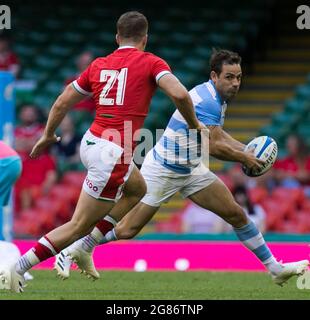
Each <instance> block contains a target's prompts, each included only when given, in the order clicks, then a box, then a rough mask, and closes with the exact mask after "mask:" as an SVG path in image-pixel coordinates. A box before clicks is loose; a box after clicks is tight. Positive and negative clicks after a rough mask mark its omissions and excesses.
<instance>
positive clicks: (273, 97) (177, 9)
mask: <svg viewBox="0 0 310 320" xmlns="http://www.w3.org/2000/svg"><path fill="white" fill-rule="evenodd" d="M19 2H20V1H16V4H14V12H15V14H14V21H13V23H15V25H16V30H17V31H16V33H15V34H14V42H15V43H14V50H15V51H16V53H17V54H18V56H19V57H20V60H21V65H22V70H21V75H20V77H21V79H23V80H26V81H27V80H28V81H35V87H33V86H29V87H27V86H25V87H23V88H21V89H18V92H17V103H18V105H22V104H23V103H25V102H31V103H35V104H36V105H38V106H40V108H41V110H42V111H43V113H44V114H45V115H46V114H47V113H48V111H49V108H50V106H51V103H52V102H53V101H54V99H55V98H56V96H57V95H58V94H59V92H60V91H61V90H62V87H63V84H64V81H65V80H66V79H67V78H68V77H71V76H72V75H73V74H75V57H77V56H78V55H79V54H80V53H81V52H84V51H90V52H92V53H93V54H94V56H100V55H105V54H107V53H108V52H111V51H112V50H114V49H115V48H116V44H115V41H114V34H115V31H114V30H115V19H116V17H117V16H118V15H119V14H120V13H122V12H123V11H124V10H126V9H138V10H141V11H143V12H144V13H145V14H146V15H147V16H148V18H149V20H150V37H149V44H148V47H147V49H148V50H149V51H151V52H154V53H156V54H158V55H160V56H162V57H163V58H164V59H166V60H167V62H168V63H169V64H170V65H171V66H172V68H173V71H174V72H175V74H176V75H177V76H178V77H180V79H181V80H182V81H183V82H184V84H185V85H186V87H187V88H188V89H190V88H191V87H193V86H194V85H196V84H198V83H200V82H203V81H206V80H207V77H208V73H209V70H208V60H209V57H210V55H211V52H212V50H211V49H212V47H221V48H227V49H230V50H235V51H237V52H239V53H240V55H241V56H242V57H243V61H244V63H243V71H244V83H243V86H242V90H241V92H240V93H239V95H238V97H237V99H236V101H234V102H233V103H232V104H231V105H230V106H229V108H228V110H227V116H226V119H227V120H226V122H225V129H226V130H227V131H228V132H229V133H231V134H232V135H233V136H234V137H235V138H237V139H239V140H241V141H243V142H247V141H249V140H250V139H251V138H252V137H254V136H256V135H258V134H268V135H270V136H272V137H274V138H275V139H276V140H277V141H278V142H279V145H280V147H281V149H280V155H282V154H284V149H283V148H284V142H285V138H286V137H287V135H288V134H289V133H290V132H291V131H292V130H296V131H297V132H298V133H300V134H301V135H303V136H305V137H307V143H308V144H309V145H310V138H309V137H310V135H309V134H308V133H310V129H309V126H308V125H307V124H308V123H309V120H310V117H309V112H308V111H309V109H310V104H309V97H310V46H309V41H308V38H307V37H306V36H305V34H304V33H298V34H292V33H291V31H290V30H292V28H289V27H288V24H292V23H294V24H295V20H294V21H293V20H292V19H291V16H290V17H288V12H291V10H292V8H293V7H294V8H295V9H294V12H295V11H296V3H295V1H293V2H288V3H289V5H288V6H286V5H280V6H279V10H277V11H276V12H275V10H274V6H275V3H276V1H271V0H264V1H262V0H255V1H251V2H246V3H245V2H242V5H241V0H238V1H237V2H236V1H235V2H233V3H231V4H227V2H226V1H222V0H219V1H216V2H213V3H205V2H204V3H203V5H197V6H192V7H191V8H190V10H188V7H182V5H180V4H179V3H177V2H174V5H173V1H172V6H171V7H169V8H166V10H162V8H161V7H160V6H158V3H157V2H156V1H149V2H148V3H147V5H145V7H143V6H141V5H140V6H136V7H135V6H134V5H132V6H131V7H130V8H128V5H125V4H124V7H123V8H121V6H119V1H118V6H116V5H115V4H114V3H113V2H112V1H106V3H105V6H104V7H99V6H98V3H96V1H94V0H89V1H88V8H87V11H85V8H84V2H83V1H74V5H72V3H71V4H70V3H68V4H67V3H66V4H63V5H62V6H59V7H58V6H54V5H53V4H52V3H47V2H43V3H42V4H41V3H40V4H35V3H31V2H29V3H28V5H27V6H25V5H23V6H19V5H18V3H19ZM238 3H240V5H238ZM183 6H185V5H183ZM124 8H126V9H124ZM223 8H225V10H223ZM30 14H31V16H33V17H34V18H33V19H32V20H31V21H29V20H27V18H26V17H27V16H29V15H30ZM274 14H275V15H274ZM294 18H295V17H294ZM76 21H78V24H77V23H76ZM279 21H286V23H285V24H281V23H277V22H279ZM295 29H296V28H293V30H295ZM64 30H65V31H64ZM267 32H268V34H269V35H270V36H269V37H266V38H264V37H263V35H264V34H265V33H267ZM296 32H298V31H297V29H296ZM271 39H272V40H271ZM305 49H307V50H305ZM33 57H35V58H33ZM294 92H295V96H294ZM173 110H174V106H173V105H172V104H171V103H170V101H169V100H168V99H167V98H166V97H165V96H164V95H163V94H162V93H161V92H158V93H157V94H156V96H155V97H154V99H153V101H152V105H151V111H150V115H149V116H148V117H147V119H146V122H145V127H146V128H148V129H150V130H152V131H153V132H155V130H156V128H164V127H165V126H166V124H167V121H168V119H169V117H170V116H171V114H172V112H173ZM71 115H72V117H73V119H74V122H75V125H76V128H77V133H78V134H82V133H83V132H84V131H85V130H86V129H87V128H88V126H89V124H90V122H91V119H92V115H91V114H89V113H88V112H83V111H72V112H71ZM271 115H272V117H271ZM262 127H263V128H262ZM261 128H262V129H261ZM210 168H211V169H212V170H214V171H217V172H218V173H219V172H222V171H223V170H225V169H227V168H229V167H228V166H224V163H223V162H219V161H216V160H212V161H211V163H210ZM81 170H82V168H81ZM83 175H84V172H83V171H81V172H65V173H64V176H63V177H62V178H61V179H60V182H59V184H58V185H57V186H56V187H55V189H53V191H52V193H51V197H49V198H48V199H47V198H46V199H38V201H37V203H36V205H35V207H34V208H32V209H31V210H30V211H29V212H28V213H23V214H22V215H21V216H20V218H19V220H17V221H16V224H15V232H16V234H17V235H18V234H24V235H25V234H26V235H38V234H39V233H41V231H40V230H41V229H44V230H45V229H48V228H50V227H51V225H53V224H57V223H59V222H63V221H65V220H66V219H67V218H68V217H69V214H70V208H71V209H72V206H73V204H74V202H75V201H76V199H77V196H78V190H77V189H76V188H74V187H72V188H71V187H70V186H71V183H72V185H74V186H80V185H81V181H82V179H83ZM223 179H224V180H225V179H226V180H227V182H228V183H230V182H229V178H227V176H225V175H223ZM64 187H66V188H67V192H64V193H63V194H62V192H61V190H62V188H64ZM71 189H72V190H71ZM293 193H294V192H293ZM297 193H300V190H296V194H297ZM64 194H66V195H65V196H64ZM251 198H252V200H253V202H254V203H260V204H261V205H262V206H263V207H264V208H265V209H266V211H267V213H268V221H267V224H268V229H269V230H274V231H296V232H297V231H298V232H309V231H310V223H309V218H308V219H307V218H306V215H305V212H306V210H308V209H309V199H306V198H305V197H302V196H301V195H299V196H297V195H296V198H292V199H288V198H286V200H283V199H284V198H283V197H282V198H281V190H274V191H273V193H272V194H269V193H268V192H267V190H266V189H264V188H261V187H255V188H253V189H251ZM279 199H282V200H283V201H282V200H281V206H279V205H278V206H277V203H278V200H279ZM51 201H53V210H52V211H53V212H49V214H50V216H49V217H48V218H47V212H48V207H49V205H50V204H49V202H51ZM58 202H59V204H58ZM64 203H65V204H64ZM68 204H69V205H68ZM182 206H183V201H182V200H181V199H180V197H179V195H177V196H176V197H174V198H173V199H172V201H170V202H169V203H168V204H165V205H164V206H163V207H162V208H161V210H160V212H159V213H158V214H157V215H156V218H155V219H154V220H153V222H152V223H150V224H149V225H147V226H146V227H145V228H144V229H143V232H152V231H154V230H157V231H160V230H167V228H166V227H165V223H167V224H168V225H170V226H171V225H174V226H175V225H177V223H178V219H177V218H174V216H172V217H173V218H171V212H176V211H178V210H181V209H182ZM296 212H298V215H296V214H295V213H296ZM35 214H36V215H39V216H40V217H42V219H41V218H40V219H38V220H39V221H41V222H40V223H39V226H36V227H33V225H32V224H31V223H30V222H31V219H32V217H33V216H34V215H35ZM51 216H52V217H51ZM297 216H298V219H297ZM171 219H172V220H171ZM27 221H29V223H27ZM171 221H173V223H171ZM157 223H160V227H156V225H157ZM168 229H169V228H168ZM177 230H179V229H178V227H175V228H174V231H175V232H177Z"/></svg>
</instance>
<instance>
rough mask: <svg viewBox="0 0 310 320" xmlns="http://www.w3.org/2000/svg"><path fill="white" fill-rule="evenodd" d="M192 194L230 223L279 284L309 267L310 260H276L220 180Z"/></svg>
mask: <svg viewBox="0 0 310 320" xmlns="http://www.w3.org/2000/svg"><path fill="white" fill-rule="evenodd" d="M189 198H190V199H191V200H192V201H193V202H195V203H196V204H198V205H199V206H201V207H202V208H205V209H208V210H210V211H212V212H214V213H216V214H217V215H219V216H220V217H222V218H223V219H224V220H225V221H227V222H228V223H230V224H231V225H232V226H233V228H234V231H235V233H236V235H237V237H238V238H239V240H240V241H241V242H242V243H243V244H244V245H245V246H246V247H247V248H248V249H249V250H251V251H252V252H253V253H254V254H255V255H256V257H257V258H258V259H259V260H260V261H261V262H262V263H263V264H264V265H265V267H266V268H267V269H268V270H269V272H270V273H271V275H272V277H273V279H274V281H275V282H276V283H277V284H279V285H282V284H283V283H284V282H285V281H286V280H288V279H289V278H290V277H291V276H292V275H295V274H301V273H302V272H304V271H305V270H306V269H307V267H308V265H309V261H308V260H303V261H299V262H294V263H290V264H281V263H279V262H277V260H276V259H275V258H274V256H273V254H272V253H271V251H270V249H269V248H268V246H267V244H266V243H265V240H264V237H263V235H262V234H261V233H260V232H259V230H258V229H257V227H256V226H255V224H254V223H253V222H252V221H251V220H249V219H248V217H247V215H246V214H245V212H244V211H243V209H242V208H241V207H240V206H239V205H238V204H237V203H236V202H235V200H234V198H233V196H232V194H231V192H230V191H229V189H228V188H227V187H226V186H225V184H224V183H223V182H222V181H221V180H219V179H216V180H215V181H214V182H212V183H211V184H210V185H208V186H207V187H205V188H203V189H201V190H199V191H197V192H194V193H193V194H191V195H189Z"/></svg>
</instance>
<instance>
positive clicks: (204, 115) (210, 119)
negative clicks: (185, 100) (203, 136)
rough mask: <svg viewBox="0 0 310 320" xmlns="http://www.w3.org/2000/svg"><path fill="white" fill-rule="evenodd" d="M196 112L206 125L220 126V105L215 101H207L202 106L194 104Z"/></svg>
mask: <svg viewBox="0 0 310 320" xmlns="http://www.w3.org/2000/svg"><path fill="white" fill-rule="evenodd" d="M196 114H197V118H198V120H199V121H201V122H202V123H203V124H204V125H206V126H221V125H222V123H221V118H222V113H221V107H220V105H218V103H216V102H209V103H207V104H205V105H204V106H201V105H198V106H196Z"/></svg>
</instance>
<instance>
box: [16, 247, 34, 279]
mask: <svg viewBox="0 0 310 320" xmlns="http://www.w3.org/2000/svg"><path fill="white" fill-rule="evenodd" d="M38 263H40V260H39V258H38V257H37V256H36V255H35V253H34V252H33V249H30V250H29V251H27V252H26V253H25V254H24V255H23V256H21V257H20V258H19V259H18V261H17V263H16V266H15V270H16V272H17V273H19V274H20V275H23V274H24V273H25V272H26V271H28V270H29V269H31V268H32V267H33V266H34V265H36V264H38Z"/></svg>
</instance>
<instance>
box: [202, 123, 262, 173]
mask: <svg viewBox="0 0 310 320" xmlns="http://www.w3.org/2000/svg"><path fill="white" fill-rule="evenodd" d="M207 128H208V129H209V132H210V133H209V135H210V136H209V137H210V142H209V143H210V145H209V151H210V155H211V156H214V157H215V158H217V159H220V160H224V161H235V162H240V163H242V164H243V165H245V166H246V167H247V168H253V169H254V168H260V166H261V165H262V164H264V161H261V160H259V159H257V158H256V157H255V156H254V154H253V153H251V152H244V151H242V150H238V149H239V148H236V147H235V146H233V144H231V143H229V142H227V137H226V135H225V133H224V130H223V129H222V128H221V127H220V126H208V127H207Z"/></svg>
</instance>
